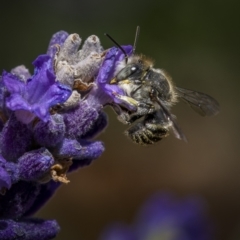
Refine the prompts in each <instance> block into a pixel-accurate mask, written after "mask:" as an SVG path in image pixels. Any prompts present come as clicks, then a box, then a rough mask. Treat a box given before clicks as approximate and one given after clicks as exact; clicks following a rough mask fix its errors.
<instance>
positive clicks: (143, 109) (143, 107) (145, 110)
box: [129, 102, 155, 123]
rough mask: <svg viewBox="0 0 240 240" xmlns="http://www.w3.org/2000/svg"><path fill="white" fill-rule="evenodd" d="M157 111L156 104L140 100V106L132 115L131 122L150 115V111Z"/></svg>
mask: <svg viewBox="0 0 240 240" xmlns="http://www.w3.org/2000/svg"><path fill="white" fill-rule="evenodd" d="M154 111H155V109H154V106H153V105H152V104H150V103H144V102H139V104H138V108H137V111H136V112H133V113H132V114H131V115H130V117H131V118H130V120H129V122H131V123H133V122H135V121H136V120H137V119H139V118H141V117H143V116H145V115H148V114H150V113H153V112H154Z"/></svg>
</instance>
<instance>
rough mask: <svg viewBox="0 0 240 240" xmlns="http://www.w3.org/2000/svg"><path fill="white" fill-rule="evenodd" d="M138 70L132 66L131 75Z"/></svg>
mask: <svg viewBox="0 0 240 240" xmlns="http://www.w3.org/2000/svg"><path fill="white" fill-rule="evenodd" d="M137 70H138V67H136V66H132V67H131V74H132V73H135V72H136V71H137Z"/></svg>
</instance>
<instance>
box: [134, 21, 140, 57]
mask: <svg viewBox="0 0 240 240" xmlns="http://www.w3.org/2000/svg"><path fill="white" fill-rule="evenodd" d="M139 34H140V27H139V26H137V29H136V34H135V39H134V44H133V54H134V53H135V50H136V47H137V41H138V38H139Z"/></svg>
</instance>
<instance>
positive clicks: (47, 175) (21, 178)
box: [0, 31, 107, 240]
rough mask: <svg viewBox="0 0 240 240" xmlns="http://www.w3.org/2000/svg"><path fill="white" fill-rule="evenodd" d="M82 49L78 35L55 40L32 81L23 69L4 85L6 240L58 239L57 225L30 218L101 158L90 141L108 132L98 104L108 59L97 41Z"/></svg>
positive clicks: (0, 140)
mask: <svg viewBox="0 0 240 240" xmlns="http://www.w3.org/2000/svg"><path fill="white" fill-rule="evenodd" d="M80 43H81V39H80V38H79V36H78V35H77V34H71V35H69V34H68V33H66V32H64V31H61V32H58V33H56V34H55V35H54V36H53V37H52V39H51V41H50V44H49V48H48V51H47V54H46V55H40V56H39V57H38V58H37V59H36V60H35V61H34V63H33V65H34V67H35V70H34V74H33V76H31V74H30V73H29V72H28V70H27V69H26V68H25V67H24V66H19V67H16V68H14V69H12V71H11V72H10V73H8V72H6V71H4V72H3V75H2V77H1V78H0V120H1V121H0V123H1V124H0V131H1V134H0V239H1V240H12V239H25V240H28V239H29V240H32V239H34V240H38V239H39V240H40V239H41V240H48V239H52V238H54V237H55V236H56V234H57V233H58V231H59V226H58V224H57V222H56V221H55V220H40V219H34V218H30V216H31V215H33V214H34V213H35V212H36V211H37V210H38V209H39V208H40V207H42V206H43V205H44V204H45V203H46V202H47V201H48V200H49V198H50V197H51V196H52V195H53V194H54V192H55V190H56V189H57V188H58V187H59V186H60V183H61V182H62V183H68V182H69V180H68V179H67V176H66V174H67V172H70V171H73V170H76V169H77V168H79V167H83V166H86V165H89V164H90V163H91V162H92V160H94V159H96V158H98V157H99V156H100V155H101V154H102V152H103V151H104V146H103V143H102V142H99V141H92V139H93V138H94V137H95V136H96V135H97V134H98V133H99V132H101V131H102V130H103V129H104V128H105V127H106V125H107V118H106V115H105V114H104V113H103V112H102V107H103V105H102V101H101V97H100V96H101V95H102V96H104V95H107V94H106V93H105V92H104V91H102V88H97V87H95V86H97V85H96V84H95V79H96V78H97V74H98V71H99V68H100V66H101V64H102V62H103V59H104V56H105V53H102V52H103V49H102V47H101V45H100V41H99V39H98V38H97V36H94V35H93V36H90V37H89V38H88V39H87V40H86V42H85V43H84V44H83V47H82V49H80V50H78V48H79V46H80ZM91 88H92V89H93V90H91ZM96 89H98V90H97V93H98V94H97V96H98V97H93V95H94V94H93V93H94V92H96ZM86 91H90V93H89V97H87V95H86Z"/></svg>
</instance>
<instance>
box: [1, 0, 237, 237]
mask: <svg viewBox="0 0 240 240" xmlns="http://www.w3.org/2000/svg"><path fill="white" fill-rule="evenodd" d="M137 25H140V27H141V33H140V39H139V42H138V46H137V52H139V53H144V54H145V55H147V56H151V57H152V58H153V59H154V60H155V66H156V67H159V68H163V69H166V70H167V71H168V72H169V73H170V74H171V76H172V77H173V80H174V81H175V83H176V84H177V85H178V86H181V87H185V88H189V89H194V90H198V91H202V92H206V93H208V94H210V95H212V96H214V97H215V98H216V99H218V101H219V102H220V104H221V112H220V114H219V115H218V116H216V117H213V118H202V117H200V116H198V115H197V114H196V113H195V112H193V111H192V110H191V109H190V108H189V107H188V106H186V105H185V104H182V103H179V104H178V105H177V106H175V107H174V108H173V113H174V114H176V115H177V117H178V123H179V124H180V126H181V128H182V129H183V131H184V133H185V135H186V136H187V138H188V143H185V142H183V141H179V140H177V139H175V138H174V136H173V134H172V135H171V136H170V137H168V138H167V139H165V140H164V141H162V142H160V143H159V144H156V145H155V146H151V147H140V146H137V145H135V144H133V143H132V142H130V141H129V140H128V139H127V138H126V137H125V136H124V135H123V131H124V130H125V129H126V126H124V125H122V124H121V123H120V122H118V121H117V119H116V116H115V115H114V113H113V112H112V110H111V109H108V108H106V112H107V113H108V114H109V126H108V128H107V129H106V131H105V132H104V133H103V134H101V135H100V136H99V137H98V139H100V140H102V141H104V143H105V146H106V151H105V153H104V154H103V155H102V157H101V158H100V159H98V160H96V161H95V162H94V163H93V164H92V165H91V166H90V167H87V168H84V169H81V170H80V171H78V172H77V173H75V174H72V175H70V176H69V178H70V180H71V183H70V184H68V185H64V186H62V187H61V188H60V189H59V191H58V192H57V194H56V195H55V197H54V198H52V199H51V201H49V202H48V204H47V205H46V206H45V207H44V208H43V209H42V210H41V211H40V212H39V213H38V214H37V216H38V217H42V218H55V219H57V221H58V222H59V224H60V225H61V232H60V234H59V235H58V237H57V238H56V239H57V240H63V239H73V240H75V239H83V240H95V239H97V236H99V234H100V232H101V231H102V230H103V228H104V227H106V226H107V225H108V224H109V223H111V222H112V221H124V222H126V223H131V222H132V221H133V219H134V215H135V214H136V212H137V210H138V208H139V206H140V205H141V204H142V203H143V202H144V201H145V200H146V199H147V198H148V197H149V196H150V195H151V194H152V193H154V192H156V191H170V192H173V193H175V194H176V196H179V197H185V196H191V195H197V196H201V197H203V199H204V200H205V201H206V206H207V207H206V210H207V212H208V214H209V216H210V217H211V218H212V220H213V221H214V223H215V225H216V232H217V236H216V239H221V240H225V239H240V236H238V237H237V232H238V229H240V159H239V156H240V147H239V143H240V131H239V125H240V111H239V103H240V98H239V96H240V79H239V76H240V65H239V62H240V61H239V58H240V47H239V45H240V2H239V1H237V0H228V1H226V0H225V1H224V0H196V1H190V0H182V1H176V0H175V1H173V0H161V1H160V0H159V1H157V0H148V1H141V0H139V1H137V0H133V1H129V0H122V1H110V0H103V1H97V0H95V1H83V0H82V1H77V0H62V1H56V0H52V1H50V0H49V1H16V2H12V1H9V2H7V1H4V2H2V3H1V14H0V26H1V40H0V42H1V47H0V56H1V58H0V66H1V68H2V69H6V70H10V69H11V68H13V67H15V66H17V65H20V64H24V65H26V66H27V67H28V68H30V69H31V70H32V66H31V62H32V61H33V60H34V59H35V58H36V57H37V56H38V55H39V54H41V53H44V52H45V51H46V48H47V46H48V42H49V40H50V38H51V36H52V34H53V33H55V32H56V31H59V30H65V31H67V32H69V33H79V34H80V36H81V37H82V39H85V38H86V37H87V36H89V35H91V34H96V35H98V36H99V37H100V39H101V42H102V44H103V46H104V48H109V47H111V46H112V45H113V44H112V43H111V42H110V41H109V39H107V38H106V37H105V36H104V35H103V33H104V32H108V33H109V34H111V35H112V36H113V37H114V38H115V39H116V40H117V41H118V42H119V43H120V44H132V43H133V40H134V34H135V29H136V26H137Z"/></svg>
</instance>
